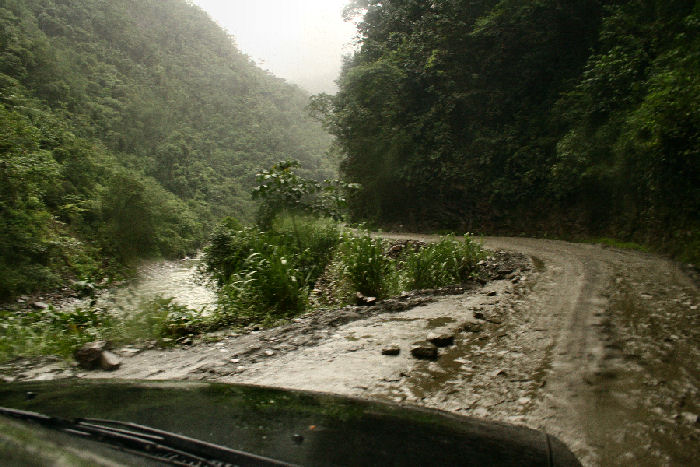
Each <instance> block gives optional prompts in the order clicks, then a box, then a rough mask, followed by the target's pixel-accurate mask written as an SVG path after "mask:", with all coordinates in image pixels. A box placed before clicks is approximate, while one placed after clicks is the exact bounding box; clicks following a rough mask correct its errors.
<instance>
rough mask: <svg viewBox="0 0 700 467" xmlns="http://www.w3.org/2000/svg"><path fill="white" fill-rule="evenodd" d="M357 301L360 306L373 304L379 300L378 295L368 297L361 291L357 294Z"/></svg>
mask: <svg viewBox="0 0 700 467" xmlns="http://www.w3.org/2000/svg"><path fill="white" fill-rule="evenodd" d="M355 301H356V302H357V304H358V305H360V306H371V305H374V304H375V303H376V302H377V297H367V296H365V295H363V294H362V293H361V292H357V293H356V294H355Z"/></svg>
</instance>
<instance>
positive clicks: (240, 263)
mask: <svg viewBox="0 0 700 467" xmlns="http://www.w3.org/2000/svg"><path fill="white" fill-rule="evenodd" d="M339 241H340V232H339V228H338V226H337V224H336V223H334V222H332V221H328V220H318V219H312V218H305V217H299V216H297V217H289V218H286V217H281V218H279V219H276V220H275V222H274V223H273V225H272V226H271V228H270V230H268V231H261V230H260V229H258V228H255V227H240V226H239V225H237V223H236V222H235V221H233V220H230V219H229V220H226V221H225V222H224V223H222V225H220V226H219V228H218V229H217V230H216V232H215V233H214V235H213V236H212V240H211V243H210V245H209V247H207V248H206V249H205V253H204V263H205V265H206V270H207V271H208V272H209V273H211V275H212V277H213V279H214V280H215V281H216V282H217V283H218V285H219V307H218V310H217V312H216V319H217V325H218V326H230V325H244V324H251V323H260V324H272V323H274V322H275V321H278V320H281V319H288V318H291V317H293V316H296V315H298V314H300V313H302V312H304V311H305V309H306V306H307V303H308V295H309V290H310V289H311V288H312V287H313V285H314V283H315V282H316V280H317V279H318V277H319V276H320V275H321V274H322V273H323V271H324V270H325V268H326V265H327V264H328V262H329V261H330V260H331V258H332V255H333V251H334V250H335V248H336V246H337V244H338V243H339Z"/></svg>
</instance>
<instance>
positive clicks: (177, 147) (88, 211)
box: [0, 0, 333, 299]
mask: <svg viewBox="0 0 700 467" xmlns="http://www.w3.org/2000/svg"><path fill="white" fill-rule="evenodd" d="M307 101H308V96H307V95H305V94H304V92H302V91H301V90H300V89H299V88H297V87H294V86H291V85H288V84H286V83H285V82H284V81H282V80H281V79H278V78H276V77H274V76H272V75H270V74H269V73H266V72H264V71H262V70H260V69H258V68H256V66H255V65H254V64H253V63H252V62H251V61H250V60H249V58H248V57H247V56H245V55H243V54H242V53H241V52H239V51H238V50H237V48H236V46H235V43H234V42H233V38H231V37H230V36H228V35H227V34H226V33H225V32H224V31H223V30H222V29H220V28H219V27H218V26H217V25H215V24H214V23H213V21H212V20H211V19H210V18H209V17H208V16H207V15H206V14H205V13H204V12H202V11H201V10H200V9H199V8H197V7H195V6H193V5H191V4H189V2H187V1H185V0H70V1H68V0H0V214H1V217H0V299H3V298H7V297H9V296H11V295H13V294H16V293H21V292H26V291H31V290H34V289H36V288H38V287H41V288H47V287H50V286H52V285H56V284H58V282H59V280H61V279H62V278H63V279H65V278H67V277H72V278H76V279H86V278H87V279H89V278H94V276H95V275H97V274H99V271H100V270H104V268H105V267H109V266H110V265H112V266H117V267H118V266H120V265H124V264H126V263H128V262H129V261H130V260H132V259H133V258H136V257H144V256H154V255H164V256H173V255H180V254H185V253H187V252H191V251H193V249H194V248H195V247H196V246H197V245H198V244H199V243H200V242H201V241H202V239H203V238H204V235H205V233H206V232H208V230H209V226H210V225H211V224H212V222H213V221H215V220H217V219H218V218H220V217H221V216H224V215H234V216H236V217H238V218H242V219H250V218H251V216H252V206H251V200H250V195H249V192H250V189H251V187H252V186H253V184H254V177H255V171H256V169H257V168H259V167H267V166H269V165H271V163H272V162H274V161H277V160H282V159H288V158H295V159H298V160H300V161H301V162H302V167H303V168H305V170H306V171H305V174H306V175H308V176H313V177H315V178H323V177H327V176H329V175H332V174H333V168H332V165H331V164H330V163H328V162H327V161H326V158H325V157H324V153H325V152H326V150H327V147H328V144H329V142H330V137H329V136H328V135H327V133H326V132H324V131H323V129H322V128H321V127H320V125H318V124H317V123H316V122H314V121H312V120H311V119H310V118H308V117H307V114H306V111H305V107H306V105H307ZM302 173H304V169H302Z"/></svg>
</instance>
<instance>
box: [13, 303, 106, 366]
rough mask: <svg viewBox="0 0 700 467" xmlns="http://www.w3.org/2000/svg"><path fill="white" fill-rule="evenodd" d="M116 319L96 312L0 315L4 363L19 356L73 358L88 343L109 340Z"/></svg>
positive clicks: (82, 310) (85, 310)
mask: <svg viewBox="0 0 700 467" xmlns="http://www.w3.org/2000/svg"><path fill="white" fill-rule="evenodd" d="M113 323H114V318H113V317H112V316H110V315H109V314H107V313H105V312H103V311H102V310H99V309H95V308H86V309H82V308H76V309H75V310H71V311H59V310H55V309H53V308H49V309H48V310H37V311H31V312H23V313H17V312H14V311H3V312H0V361H4V360H9V359H12V358H16V357H19V356H36V355H60V356H69V355H71V354H72V353H73V351H74V350H75V349H76V348H78V347H80V346H81V345H83V344H84V343H86V342H90V341H93V340H97V339H102V338H105V336H106V334H107V332H108V330H110V329H112V326H113Z"/></svg>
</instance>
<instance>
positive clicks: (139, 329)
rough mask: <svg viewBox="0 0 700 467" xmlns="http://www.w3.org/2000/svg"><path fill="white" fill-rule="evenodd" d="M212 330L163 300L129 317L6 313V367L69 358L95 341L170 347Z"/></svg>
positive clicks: (91, 311)
mask: <svg viewBox="0 0 700 467" xmlns="http://www.w3.org/2000/svg"><path fill="white" fill-rule="evenodd" d="M210 327H211V322H210V319H209V318H205V317H203V316H202V314H201V313H200V312H198V311H195V310H191V309H189V308H187V307H184V306H181V305H178V304H176V303H173V301H172V299H163V298H159V299H153V300H150V301H145V302H142V303H141V304H140V306H139V307H138V309H137V310H136V311H134V312H133V313H130V314H128V315H125V314H123V312H119V313H115V312H108V311H106V310H102V309H99V308H94V307H89V308H75V309H72V310H68V311H60V310H56V309H54V308H53V307H49V309H47V310H33V311H28V312H25V311H16V310H11V311H10V310H6V311H1V312H0V362H5V361H10V360H13V359H16V358H20V357H36V356H41V355H57V356H61V357H66V358H67V357H70V356H71V355H72V354H73V352H74V351H75V350H76V349H77V348H79V347H80V346H82V345H83V344H85V343H87V342H91V341H95V340H108V341H110V342H112V343H113V344H114V345H126V344H142V343H144V342H147V341H148V342H155V343H156V344H157V345H160V346H163V347H165V346H169V345H172V344H174V343H176V342H177V340H178V339H179V338H182V337H184V336H188V335H194V334H199V333H201V332H203V331H205V330H207V329H209V328H210Z"/></svg>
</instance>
